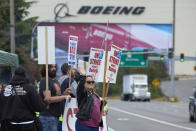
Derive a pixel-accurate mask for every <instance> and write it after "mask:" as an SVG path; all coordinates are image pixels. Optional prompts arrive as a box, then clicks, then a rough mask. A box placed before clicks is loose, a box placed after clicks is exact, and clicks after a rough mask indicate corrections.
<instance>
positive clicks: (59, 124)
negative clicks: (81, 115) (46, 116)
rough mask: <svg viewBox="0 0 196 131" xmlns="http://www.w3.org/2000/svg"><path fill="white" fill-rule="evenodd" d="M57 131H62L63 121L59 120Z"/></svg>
mask: <svg viewBox="0 0 196 131" xmlns="http://www.w3.org/2000/svg"><path fill="white" fill-rule="evenodd" d="M57 131H62V121H58V128H57Z"/></svg>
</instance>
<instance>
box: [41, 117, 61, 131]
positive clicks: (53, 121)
mask: <svg viewBox="0 0 196 131" xmlns="http://www.w3.org/2000/svg"><path fill="white" fill-rule="evenodd" d="M39 119H40V121H41V122H42V125H43V129H44V130H43V131H57V126H58V117H55V116H39Z"/></svg>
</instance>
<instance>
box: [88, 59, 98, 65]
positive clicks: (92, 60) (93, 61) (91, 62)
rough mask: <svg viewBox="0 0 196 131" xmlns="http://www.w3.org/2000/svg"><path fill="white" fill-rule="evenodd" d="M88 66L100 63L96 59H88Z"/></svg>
mask: <svg viewBox="0 0 196 131" xmlns="http://www.w3.org/2000/svg"><path fill="white" fill-rule="evenodd" d="M90 64H94V65H100V61H98V60H97V59H90Z"/></svg>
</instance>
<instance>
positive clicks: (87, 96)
mask: <svg viewBox="0 0 196 131" xmlns="http://www.w3.org/2000/svg"><path fill="white" fill-rule="evenodd" d="M85 79H86V77H85V76H81V80H80V83H79V85H78V88H77V102H78V112H77V114H76V117H77V118H78V119H80V120H87V121H88V120H90V119H91V115H92V111H93V106H94V98H93V95H92V94H91V93H90V92H88V91H87V90H86V89H85V87H84V84H85ZM101 108H102V102H101V106H100V111H101ZM102 125H103V123H102V121H101V123H100V126H102Z"/></svg>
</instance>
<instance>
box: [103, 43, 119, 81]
mask: <svg viewBox="0 0 196 131" xmlns="http://www.w3.org/2000/svg"><path fill="white" fill-rule="evenodd" d="M121 55H122V49H121V48H119V47H117V46H115V45H112V46H111V51H110V52H109V54H108V62H107V72H106V82H108V81H109V82H110V83H116V77H117V73H118V68H119V64H120V59H121Z"/></svg>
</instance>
